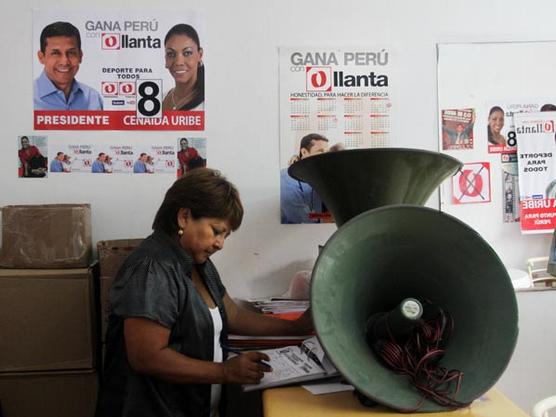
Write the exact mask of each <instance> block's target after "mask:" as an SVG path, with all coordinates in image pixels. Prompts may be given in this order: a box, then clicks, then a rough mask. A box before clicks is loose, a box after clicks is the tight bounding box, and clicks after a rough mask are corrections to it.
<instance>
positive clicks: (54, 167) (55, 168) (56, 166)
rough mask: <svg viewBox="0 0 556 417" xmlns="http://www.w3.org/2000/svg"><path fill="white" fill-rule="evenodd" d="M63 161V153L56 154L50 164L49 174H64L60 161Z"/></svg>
mask: <svg viewBox="0 0 556 417" xmlns="http://www.w3.org/2000/svg"><path fill="white" fill-rule="evenodd" d="M63 159H64V152H58V153H57V154H56V158H54V160H53V161H52V162H51V163H50V172H64V166H63V165H62V160H63Z"/></svg>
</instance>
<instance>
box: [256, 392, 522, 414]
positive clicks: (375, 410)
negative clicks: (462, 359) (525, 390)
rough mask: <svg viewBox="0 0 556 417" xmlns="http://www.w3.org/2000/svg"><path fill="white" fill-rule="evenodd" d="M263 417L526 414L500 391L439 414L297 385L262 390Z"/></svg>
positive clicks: (351, 394) (350, 393) (489, 393)
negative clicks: (405, 411)
mask: <svg viewBox="0 0 556 417" xmlns="http://www.w3.org/2000/svg"><path fill="white" fill-rule="evenodd" d="M263 412H264V417H352V416H359V417H363V416H365V417H386V416H388V417H393V416H413V417H463V416H465V417H528V414H526V413H524V412H523V411H522V410H521V409H519V408H518V407H517V406H516V405H515V404H513V403H512V402H511V401H510V400H509V399H508V398H507V397H505V396H504V395H503V394H502V393H501V392H500V391H497V390H495V389H493V390H491V391H489V392H488V393H487V394H486V395H485V396H484V397H483V398H482V399H478V400H476V401H475V402H473V405H472V406H471V407H470V408H462V409H460V410H455V411H450V412H439V413H411V414H399V413H396V412H395V411H392V410H389V409H387V408H385V407H372V408H367V407H364V406H362V405H361V404H360V403H359V400H358V399H357V398H356V397H355V396H354V395H353V392H350V391H348V392H339V393H334V394H323V395H312V394H311V393H310V392H308V391H306V390H305V389H303V388H301V387H287V388H273V389H267V390H265V391H264V392H263Z"/></svg>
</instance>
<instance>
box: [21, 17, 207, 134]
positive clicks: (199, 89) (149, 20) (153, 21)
mask: <svg viewBox="0 0 556 417" xmlns="http://www.w3.org/2000/svg"><path fill="white" fill-rule="evenodd" d="M205 40H206V37H205V33H204V27H203V20H202V19H201V16H200V15H199V13H197V12H183V11H179V12H170V11H166V12H162V11H153V10H149V11H133V10H115V11H114V10H110V11H108V10H107V11H97V10H83V11H73V10H67V9H58V10H56V9H54V10H51V9H45V10H35V11H34V12H33V47H32V54H31V55H32V62H33V108H34V113H33V120H34V128H35V130H204V125H205V99H204V98H205V62H206V56H207V55H206V49H205V45H204V43H203V42H204V41H205Z"/></svg>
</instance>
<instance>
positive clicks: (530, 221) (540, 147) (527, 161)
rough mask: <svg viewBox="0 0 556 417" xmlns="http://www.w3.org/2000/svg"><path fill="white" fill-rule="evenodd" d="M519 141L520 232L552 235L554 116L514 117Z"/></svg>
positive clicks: (554, 211) (555, 216)
mask: <svg viewBox="0 0 556 417" xmlns="http://www.w3.org/2000/svg"><path fill="white" fill-rule="evenodd" d="M514 121H515V126H516V127H515V129H516V133H517V137H518V141H519V146H518V150H517V151H518V167H519V171H518V172H519V190H520V199H521V216H520V217H521V231H522V232H523V233H552V232H553V230H554V227H555V226H556V136H555V133H556V132H555V125H556V112H543V113H529V114H516V115H514Z"/></svg>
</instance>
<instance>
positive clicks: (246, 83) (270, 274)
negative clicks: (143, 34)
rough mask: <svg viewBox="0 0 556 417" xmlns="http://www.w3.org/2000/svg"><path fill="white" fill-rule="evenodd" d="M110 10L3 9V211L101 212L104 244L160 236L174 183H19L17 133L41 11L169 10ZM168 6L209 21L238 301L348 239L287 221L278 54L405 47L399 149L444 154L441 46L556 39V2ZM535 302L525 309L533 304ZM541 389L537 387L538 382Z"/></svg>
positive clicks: (15, 5)
mask: <svg viewBox="0 0 556 417" xmlns="http://www.w3.org/2000/svg"><path fill="white" fill-rule="evenodd" d="M96 4H98V6H93V5H92V2H85V1H82V0H34V1H33V0H20V1H18V2H10V3H9V5H5V6H4V8H3V13H2V15H3V19H2V25H0V39H1V46H0V48H1V50H2V56H3V58H4V59H3V65H2V69H1V71H2V81H3V82H2V92H3V94H2V100H0V114H1V115H2V116H1V120H2V123H0V138H1V140H0V154H2V155H3V156H4V163H3V164H1V166H0V205H7V204H22V203H54V202H57V203H61V202H68V203H69V202H89V203H91V205H92V210H93V240H94V242H96V241H98V240H104V239H116V238H127V237H141V236H145V235H147V234H148V233H149V230H150V223H151V221H152V218H153V216H154V213H155V210H156V208H157V207H158V205H159V204H160V202H161V198H162V196H163V193H164V191H165V190H166V188H167V187H168V186H169V185H170V184H171V182H172V181H173V176H171V175H167V176H162V175H161V176H142V177H141V178H136V177H134V176H125V175H121V176H113V177H112V176H110V177H104V176H90V175H83V176H79V177H77V176H67V177H64V176H58V177H51V178H48V179H46V180H37V179H18V178H16V172H17V159H16V156H15V155H16V151H17V143H16V138H17V136H18V135H21V134H32V133H33V130H32V116H31V115H32V100H31V96H32V83H31V79H32V74H31V62H32V61H31V60H32V56H31V51H30V48H31V9H32V8H60V7H71V8H79V7H82V8H84V9H86V8H91V7H99V8H102V7H106V8H115V7H118V8H123V7H128V8H131V9H132V8H143V9H147V10H148V9H154V8H156V7H157V4H155V3H153V2H151V1H147V0H136V1H134V2H131V1H125V0H120V1H119V2H114V1H110V0H97V2H96ZM160 4H163V5H164V7H165V8H168V9H174V8H175V9H179V8H187V9H198V10H201V11H204V12H205V19H206V40H205V41H204V43H205V48H206V54H209V55H210V59H209V58H208V56H207V62H210V65H207V79H208V82H207V99H206V102H207V106H206V111H207V122H206V136H207V138H208V145H207V148H208V149H207V152H208V158H209V162H210V165H211V166H212V167H217V168H219V169H220V170H221V171H223V172H224V173H225V174H227V175H228V177H229V179H231V180H232V181H233V182H234V183H235V184H236V185H237V186H238V188H239V189H240V192H241V194H242V197H243V201H244V203H245V207H246V216H245V220H244V223H243V225H242V227H241V229H240V230H239V231H238V232H236V233H235V234H233V235H232V237H231V238H230V239H229V240H228V242H227V243H226V248H225V250H224V251H223V252H222V253H220V254H218V255H216V256H215V262H216V263H217V265H218V267H219V270H220V272H221V275H222V277H223V280H224V282H225V284H226V285H227V286H228V289H229V291H230V293H232V295H234V296H239V297H248V296H262V295H271V294H277V293H281V292H283V291H284V290H285V289H286V288H287V283H288V280H289V278H290V277H291V275H292V274H293V272H295V271H296V270H299V269H301V268H305V267H307V266H310V264H311V262H312V261H313V260H314V259H315V258H316V253H317V245H318V244H322V243H324V242H325V241H326V240H327V239H328V238H329V237H330V235H331V234H332V233H333V232H334V230H335V226H333V225H320V226H318V225H317V226H315V225H300V226H286V225H284V226H282V225H280V224H279V160H278V155H279V152H278V123H279V119H278V111H279V109H278V55H277V47H278V46H280V45H284V46H295V45H306V46H314V45H325V46H326V45H339V46H342V45H354V44H355V45H358V44H359V45H369V44H370V45H382V44H384V45H387V46H390V47H392V48H394V49H395V51H396V56H397V57H398V59H399V61H398V62H397V63H396V65H397V66H398V67H399V72H398V73H399V79H395V80H394V79H392V80H391V83H392V85H393V86H394V87H395V88H396V90H397V98H398V99H399V102H398V103H396V111H395V112H394V113H393V115H392V124H393V125H394V133H395V137H394V138H393V141H392V145H393V146H404V147H414V148H424V149H431V150H436V149H437V116H436V112H437V106H436V48H435V44H436V43H437V42H451V41H453V42H464V41H504V40H546V39H556V31H555V30H554V17H553V16H554V12H555V11H556V6H555V5H554V3H553V2H552V1H550V0H544V1H540V0H537V1H529V2H527V3H525V2H522V1H517V0H506V1H490V2H484V1H480V0H467V1H450V2H446V1H442V0H428V1H424V0H422V1H415V2H408V1H403V0H390V1H381V2H379V1H357V0H343V1H332V0H318V1H317V0H307V1H294V0H280V1H277V0H276V1H260V0H259V1H255V0H235V1H233V2H232V1H230V2H224V1H221V2H218V1H215V0H204V1H200V0H190V1H188V2H180V1H177V0H167V1H165V2H163V3H162V2H161V3H160ZM72 134H73V135H75V136H76V137H79V135H80V133H79V132H74V133H72ZM97 134H98V137H99V138H103V140H109V139H110V138H117V139H125V140H129V141H130V142H139V141H142V140H146V141H153V140H156V138H157V137H162V135H164V137H174V135H173V134H171V136H168V135H169V134H168V133H146V132H145V133H136V132H133V133H132V132H107V133H105V132H97ZM432 204H435V203H434V202H433V203H432ZM532 239H534V241H532V242H533V244H534V245H536V246H535V247H539V248H541V249H542V248H543V247H544V246H546V251H548V239H546V237H537V238H532ZM535 239H536V240H535ZM489 240H490V241H491V243H492V244H493V246H494V248H495V249H497V245H498V244H500V247H502V246H504V245H505V244H503V242H504V236H498V237H493V238H492V239H489ZM539 242H540V243H539ZM512 248H513V249H509V250H511V251H514V252H512V254H511V256H515V257H518V258H520V259H523V260H524V259H525V255H524V254H523V253H522V249H523V248H524V246H522V243H521V242H516V246H515V247H514V246H512ZM504 250H506V249H504ZM516 262H517V261H516ZM514 266H517V264H515V265H514ZM532 297H535V294H532ZM534 304H535V303H532V304H523V305H522V306H523V307H524V308H531V307H533V305H534ZM527 323H529V322H527ZM522 330H523V329H522ZM547 337H548V336H547ZM554 339H556V338H554ZM551 342H552V340H549V343H548V346H550V345H551V344H552V343H551ZM523 344H525V345H524V346H527V347H529V348H530V350H531V351H533V349H534V350H535V351H537V352H539V351H540V353H539V356H543V355H544V356H546V359H547V360H550V361H552V362H553V361H554V359H552V358H550V357H549V348H548V347H537V344H536V343H533V341H532V340H531V341H529V340H526V341H520V346H523ZM552 362H551V363H552ZM546 369H548V368H546ZM552 369H553V367H552ZM552 375H553V376H552V377H550V378H548V379H547V382H549V383H550V384H551V385H552V387H551V388H552V389H551V392H554V393H556V375H554V373H553V374H552ZM523 378H524V377H523V375H518V374H517V373H516V374H511V375H508V376H507V379H506V380H507V381H508V380H509V381H514V385H512V382H509V383H506V385H505V386H516V385H515V384H517V383H518V382H519V380H522V379H523ZM531 379H532V380H533V377H532V376H531ZM530 389H531V390H535V389H536V387H535V383H534V381H533V382H531V386H530ZM514 400H516V401H518V402H520V403H521V404H522V405H523V406H524V407H527V408H528V407H529V405H530V404H529V403H530V402H531V401H532V400H531V401H530V400H528V399H523V398H521V399H520V397H519V393H518V392H517V391H516V393H515V398H514Z"/></svg>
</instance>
